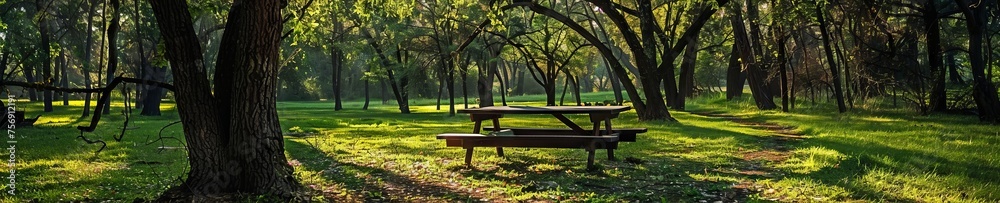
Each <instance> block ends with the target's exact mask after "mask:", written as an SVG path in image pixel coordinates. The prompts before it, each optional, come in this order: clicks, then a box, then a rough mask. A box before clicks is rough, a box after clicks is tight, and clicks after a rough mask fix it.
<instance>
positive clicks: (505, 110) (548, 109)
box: [458, 106, 632, 114]
mask: <svg viewBox="0 0 1000 203" xmlns="http://www.w3.org/2000/svg"><path fill="white" fill-rule="evenodd" d="M629 109H632V107H630V106H489V107H482V108H471V109H459V110H458V112H459V113H468V114H585V113H619V112H622V111H628V110H629Z"/></svg>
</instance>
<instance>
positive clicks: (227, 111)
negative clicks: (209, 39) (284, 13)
mask: <svg viewBox="0 0 1000 203" xmlns="http://www.w3.org/2000/svg"><path fill="white" fill-rule="evenodd" d="M150 3H151V4H152V5H153V11H154V14H155V15H156V18H157V22H158V23H157V24H158V26H159V28H160V30H161V32H160V33H161V35H162V37H163V39H164V40H165V43H166V50H167V59H168V60H169V61H170V64H171V67H172V70H173V74H174V77H175V80H174V83H175V86H176V90H177V91H176V92H175V96H176V99H177V111H178V113H179V116H180V118H181V123H182V124H183V125H184V137H185V139H186V140H187V143H188V162H189V164H190V165H191V168H190V171H189V172H188V175H187V179H186V180H185V181H184V183H183V184H181V185H180V186H176V187H173V188H170V189H168V190H167V191H166V192H164V193H163V195H161V196H160V199H159V201H196V202H197V201H215V200H211V199H210V198H212V197H218V196H225V195H229V194H235V193H242V194H252V195H253V194H264V195H273V196H277V197H282V198H292V197H293V196H294V195H295V194H296V193H297V192H298V191H299V190H300V188H301V187H300V185H299V183H298V181H297V180H295V178H294V176H293V175H292V170H293V169H292V167H291V166H290V165H289V164H288V162H287V160H286V159H285V155H284V143H283V139H282V137H281V127H280V126H279V123H278V115H277V111H276V109H275V100H276V95H275V91H276V89H277V88H276V86H277V72H278V69H279V64H278V55H279V47H280V45H279V39H280V34H281V30H282V18H281V9H282V7H283V6H284V3H282V1H279V0H261V1H236V2H234V4H233V5H232V7H231V9H230V11H229V16H228V21H227V24H226V29H225V33H224V34H223V37H222V44H221V45H220V46H221V48H220V49H219V50H220V53H219V55H218V57H219V58H218V61H217V62H216V70H215V81H214V84H215V85H214V87H215V91H213V90H212V86H211V85H210V83H209V81H208V74H207V73H206V70H205V67H204V62H203V60H204V59H203V58H202V49H201V47H200V46H199V42H198V38H197V37H196V35H195V33H194V28H193V24H192V22H191V14H190V13H189V11H188V5H187V2H186V1H184V0H157V1H150ZM212 92H215V95H213V94H212Z"/></svg>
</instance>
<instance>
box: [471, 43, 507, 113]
mask: <svg viewBox="0 0 1000 203" xmlns="http://www.w3.org/2000/svg"><path fill="white" fill-rule="evenodd" d="M484 41H485V40H484ZM486 49H487V51H486V53H484V54H483V56H489V57H486V58H484V59H483V60H485V61H486V62H485V63H481V64H482V65H478V66H479V80H478V82H477V83H476V84H477V85H476V90H477V92H478V93H479V107H487V106H493V80H495V79H496V77H495V76H497V75H498V74H497V72H498V71H497V69H499V67H497V66H498V64H499V62H498V61H497V60H498V57H499V55H500V52H499V51H498V50H494V48H493V47H489V46H488V45H487V47H486ZM483 68H485V69H486V70H483ZM500 95H501V96H502V95H503V79H502V78H501V80H500Z"/></svg>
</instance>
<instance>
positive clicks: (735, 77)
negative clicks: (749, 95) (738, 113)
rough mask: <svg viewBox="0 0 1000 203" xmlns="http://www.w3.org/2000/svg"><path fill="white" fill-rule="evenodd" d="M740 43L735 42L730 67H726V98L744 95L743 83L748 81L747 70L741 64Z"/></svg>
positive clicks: (730, 98) (730, 57)
mask: <svg viewBox="0 0 1000 203" xmlns="http://www.w3.org/2000/svg"><path fill="white" fill-rule="evenodd" d="M737 46H739V44H735V43H734V44H733V50H732V52H730V53H731V54H730V55H729V68H726V99H727V100H732V99H733V98H736V97H740V96H743V84H745V82H746V81H747V76H746V71H743V66H742V65H740V53H739V47H737Z"/></svg>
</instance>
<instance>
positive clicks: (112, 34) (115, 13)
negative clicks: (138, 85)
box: [102, 0, 121, 114]
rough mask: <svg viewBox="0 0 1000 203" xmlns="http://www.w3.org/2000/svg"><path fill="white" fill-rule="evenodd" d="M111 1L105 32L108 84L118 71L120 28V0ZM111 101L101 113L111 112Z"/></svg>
mask: <svg viewBox="0 0 1000 203" xmlns="http://www.w3.org/2000/svg"><path fill="white" fill-rule="evenodd" d="M110 3H111V9H112V11H111V16H112V17H111V26H110V27H108V32H107V33H105V34H107V37H108V55H109V56H108V67H107V68H108V69H107V71H108V72H107V74H106V75H105V77H106V78H107V81H105V82H107V83H108V84H110V83H111V80H112V79H114V78H115V72H117V71H118V30H119V29H120V28H121V24H120V23H121V22H120V21H121V12H120V9H119V8H121V2H119V0H110ZM110 108H111V102H108V103H105V104H104V112H102V113H103V114H110V113H111V110H110Z"/></svg>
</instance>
